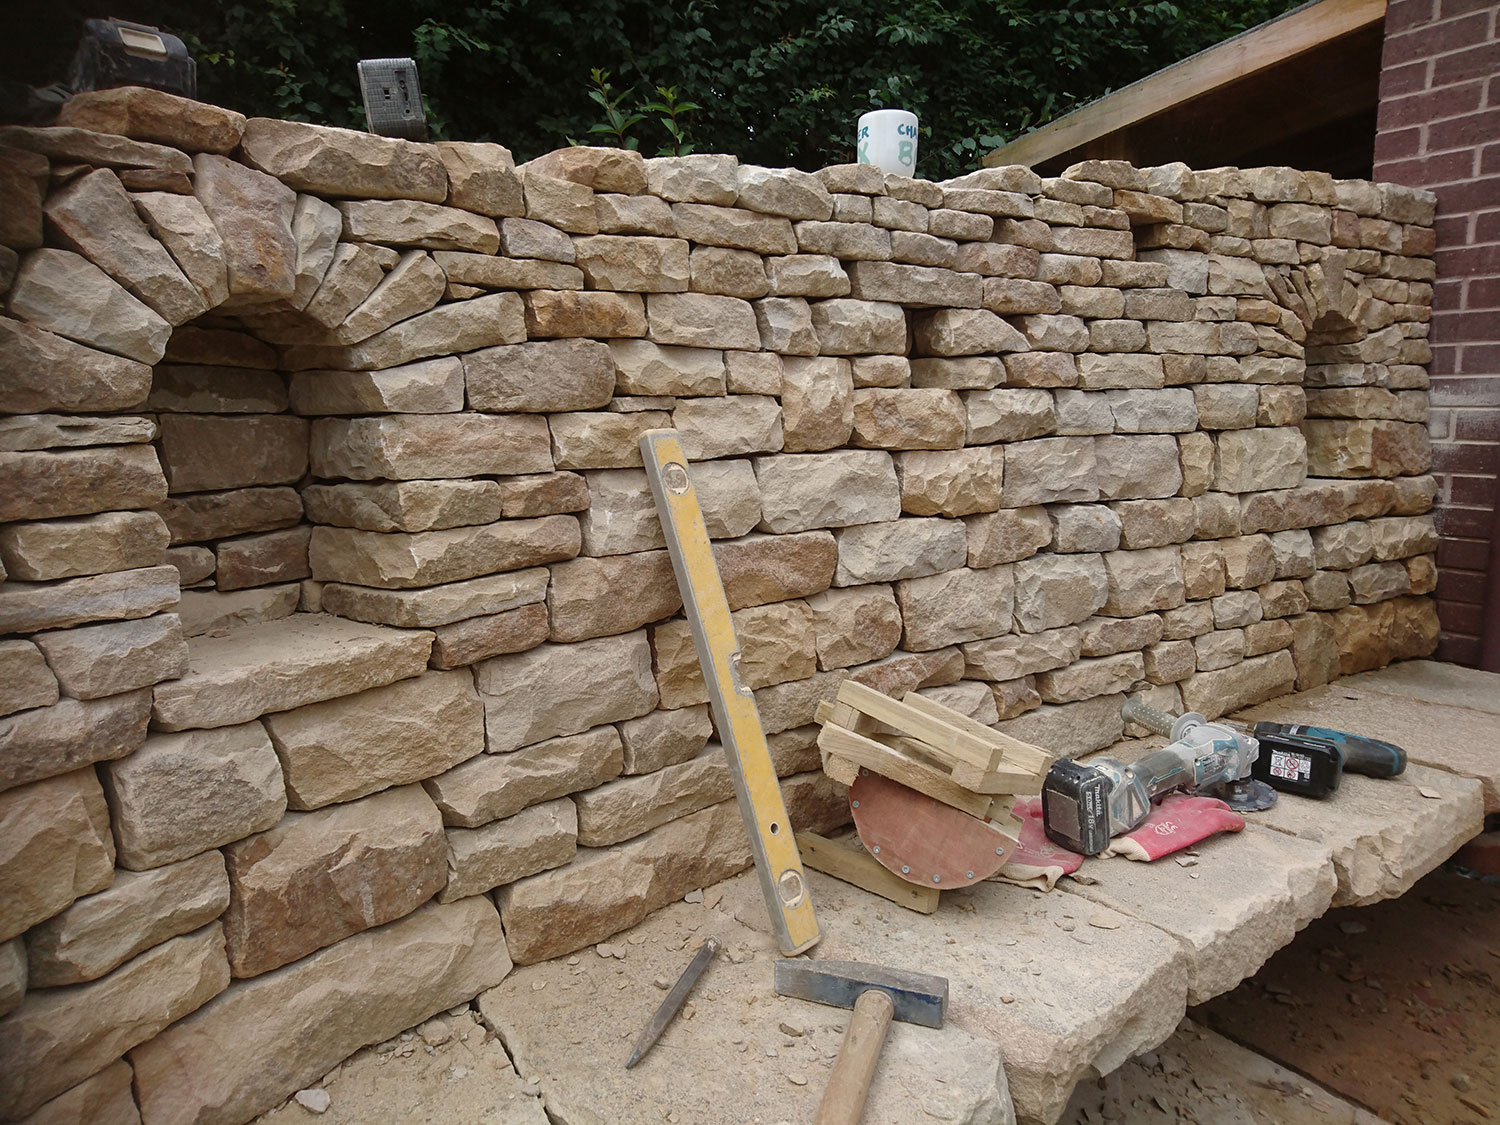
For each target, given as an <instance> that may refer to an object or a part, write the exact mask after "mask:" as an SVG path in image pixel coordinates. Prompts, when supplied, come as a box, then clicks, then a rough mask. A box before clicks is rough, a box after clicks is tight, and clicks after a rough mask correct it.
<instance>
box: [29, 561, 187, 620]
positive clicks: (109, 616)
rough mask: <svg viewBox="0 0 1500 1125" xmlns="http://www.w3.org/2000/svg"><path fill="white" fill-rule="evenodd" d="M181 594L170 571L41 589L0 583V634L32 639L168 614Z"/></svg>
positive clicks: (68, 582)
mask: <svg viewBox="0 0 1500 1125" xmlns="http://www.w3.org/2000/svg"><path fill="white" fill-rule="evenodd" d="M179 596H180V593H179V591H178V588H177V570H176V568H175V567H170V566H152V567H143V568H141V569H138V570H120V571H116V572H114V573H113V574H100V575H96V576H93V577H87V578H67V579H64V580H62V581H60V582H52V583H47V584H45V585H43V584H39V583H30V582H14V581H7V582H3V583H0V632H5V633H34V632H37V631H38V630H41V629H66V628H69V627H70V626H73V625H84V624H87V623H88V622H90V621H100V620H103V621H118V620H122V619H128V618H136V617H149V616H151V615H152V614H153V613H158V612H160V611H162V610H170V609H173V608H174V607H175V606H176V605H177V601H178V598H179Z"/></svg>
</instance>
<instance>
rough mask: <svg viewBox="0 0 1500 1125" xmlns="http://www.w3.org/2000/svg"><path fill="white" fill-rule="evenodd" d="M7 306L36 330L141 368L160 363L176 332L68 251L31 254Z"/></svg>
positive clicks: (98, 269) (83, 258) (125, 290)
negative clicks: (63, 337)
mask: <svg viewBox="0 0 1500 1125" xmlns="http://www.w3.org/2000/svg"><path fill="white" fill-rule="evenodd" d="M131 217H132V219H134V215H133V214H132V216H131ZM135 221H136V222H139V221H140V220H138V219H136V220H135ZM148 237H149V236H148ZM153 241H154V240H153ZM178 276H179V277H180V276H181V274H179V275H178ZM8 307H9V309H10V312H11V314H12V315H13V316H15V317H17V318H18V319H20V320H24V321H26V322H27V323H28V324H30V325H32V326H33V327H35V328H38V329H41V330H43V331H46V332H55V333H56V334H57V335H59V336H66V337H67V338H69V339H70V340H75V341H77V342H78V343H80V344H85V345H87V346H89V347H93V348H98V349H99V350H101V351H106V352H111V353H113V354H115V355H118V356H123V357H125V358H126V359H133V360H136V361H137V362H139V363H147V364H151V363H156V362H157V361H158V360H159V359H161V357H162V355H163V354H164V353H165V351H166V346H167V337H168V336H170V335H171V332H172V326H171V325H170V324H169V323H168V322H167V321H166V320H164V319H162V318H161V317H160V316H158V315H157V314H156V312H155V311H153V310H152V309H151V308H150V306H148V305H146V304H144V303H142V302H141V301H139V300H137V299H136V298H135V297H134V296H132V295H131V294H130V292H129V291H128V290H127V289H126V288H125V287H124V286H122V285H120V284H119V283H118V282H117V281H115V280H114V279H113V278H112V277H110V276H109V275H108V274H107V273H105V272H104V271H103V270H101V269H100V268H99V267H98V266H96V265H94V263H92V262H90V261H89V260H88V259H87V258H85V257H83V256H82V255H81V254H74V253H72V252H70V251H67V250H33V251H31V252H30V253H29V254H27V255H26V258H25V260H24V261H23V262H22V263H21V267H20V269H19V270H18V271H17V272H16V277H15V281H13V282H12V283H11V287H10V293H9V297H8Z"/></svg>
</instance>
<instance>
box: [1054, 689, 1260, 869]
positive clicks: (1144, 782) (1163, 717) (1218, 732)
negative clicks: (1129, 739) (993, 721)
mask: <svg viewBox="0 0 1500 1125" xmlns="http://www.w3.org/2000/svg"><path fill="white" fill-rule="evenodd" d="M1121 714H1122V715H1124V716H1125V718H1127V719H1129V720H1131V721H1133V722H1137V723H1140V724H1141V725H1142V726H1144V727H1147V728H1149V729H1151V730H1155V731H1157V732H1158V733H1160V734H1163V735H1165V736H1167V737H1169V738H1171V739H1172V742H1171V744H1170V745H1167V746H1164V747H1162V748H1161V749H1160V750H1153V751H1152V752H1151V753H1149V754H1146V755H1145V756H1143V757H1141V758H1139V759H1137V760H1136V761H1134V762H1130V763H1126V762H1122V761H1120V760H1119V759H1117V758H1092V759H1090V760H1089V761H1088V762H1086V763H1085V762H1074V761H1071V760H1069V759H1063V760H1061V761H1059V762H1056V763H1055V764H1054V765H1053V766H1052V768H1051V769H1050V770H1049V771H1048V772H1047V778H1046V780H1045V781H1044V782H1043V784H1042V827H1043V829H1044V830H1045V831H1046V833H1047V836H1048V837H1049V838H1050V839H1051V840H1052V841H1053V842H1054V843H1057V844H1060V845H1062V846H1063V847H1065V848H1067V849H1068V850H1069V851H1074V852H1078V853H1079V854H1081V855H1098V854H1099V853H1100V852H1102V851H1103V850H1104V849H1105V848H1107V847H1108V846H1109V841H1110V839H1111V838H1112V837H1114V836H1119V835H1121V834H1122V833H1125V832H1129V831H1130V830H1131V829H1132V828H1135V827H1136V826H1137V825H1138V824H1140V823H1141V821H1143V820H1145V819H1146V817H1147V816H1148V815H1149V814H1150V812H1151V802H1152V801H1154V800H1156V799H1158V798H1159V797H1162V796H1164V795H1165V794H1167V793H1169V792H1171V791H1172V790H1174V789H1190V790H1192V791H1193V792H1195V793H1199V794H1202V795H1205V796H1211V797H1217V798H1218V799H1219V800H1221V801H1223V802H1224V803H1225V804H1227V805H1229V807H1230V808H1232V809H1234V810H1236V811H1237V812H1252V811H1258V810H1260V809H1268V808H1270V807H1271V806H1272V805H1274V804H1275V803H1276V791H1275V790H1274V789H1272V788H1271V787H1270V786H1269V785H1266V784H1265V783H1264V782H1261V781H1256V780H1254V779H1253V778H1252V777H1251V769H1252V767H1253V766H1254V764H1255V761H1256V759H1257V757H1258V756H1259V753H1260V746H1259V743H1257V741H1256V740H1255V738H1254V736H1252V735H1250V734H1247V733H1245V732H1244V731H1238V730H1233V729H1231V728H1229V727H1227V726H1224V725H1222V724H1219V723H1210V722H1209V721H1208V720H1207V719H1205V718H1204V717H1203V716H1202V715H1198V714H1193V713H1189V714H1186V715H1183V716H1182V717H1181V718H1174V717H1173V716H1171V715H1168V714H1167V713H1166V712H1164V711H1158V710H1157V709H1156V708H1154V707H1149V706H1147V705H1145V704H1143V703H1141V702H1140V701H1139V700H1134V699H1132V700H1129V701H1127V702H1126V704H1125V706H1124V707H1123V708H1122V709H1121Z"/></svg>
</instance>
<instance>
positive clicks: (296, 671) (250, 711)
mask: <svg viewBox="0 0 1500 1125" xmlns="http://www.w3.org/2000/svg"><path fill="white" fill-rule="evenodd" d="M431 650H432V634H431V633H429V632H425V631H421V630H414V629H392V628H388V627H385V626H381V625H366V624H364V623H363V622H359V621H348V620H345V619H344V618H341V617H330V616H328V615H327V614H319V613H298V614H293V615H292V616H291V617H287V618H283V619H281V620H279V621H268V622H265V623H263V624H260V625H249V626H246V627H245V628H242V629H234V630H232V631H230V632H228V633H226V634H225V635H224V636H204V637H194V638H192V639H191V640H189V642H188V672H187V675H185V676H183V677H182V678H181V679H180V680H169V681H167V682H165V683H161V684H158V685H157V686H156V689H155V701H154V704H153V707H152V712H151V725H152V726H153V727H155V728H156V729H157V730H190V729H199V728H205V727H222V726H230V725H232V724H234V723H243V722H248V721H249V720H250V719H254V718H258V717H259V716H261V715H265V714H268V713H270V712H272V711H287V710H290V709H291V708H293V707H301V706H303V705H304V704H307V703H317V702H320V701H322V700H325V699H334V698H336V697H338V696H341V695H353V694H354V693H355V692H357V691H364V690H365V689H367V688H372V687H383V686H385V685H386V684H393V683H395V682H396V681H397V680H404V679H407V678H408V677H410V676H416V675H420V674H421V673H422V672H423V671H425V670H426V668H427V657H428V654H429V653H430V652H431Z"/></svg>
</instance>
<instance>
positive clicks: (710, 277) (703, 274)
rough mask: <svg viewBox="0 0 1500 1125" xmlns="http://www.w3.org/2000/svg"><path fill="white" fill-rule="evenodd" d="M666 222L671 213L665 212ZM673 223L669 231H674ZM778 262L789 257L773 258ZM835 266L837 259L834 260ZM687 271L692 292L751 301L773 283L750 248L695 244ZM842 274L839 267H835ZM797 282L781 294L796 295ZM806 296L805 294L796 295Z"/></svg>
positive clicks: (764, 263)
mask: <svg viewBox="0 0 1500 1125" xmlns="http://www.w3.org/2000/svg"><path fill="white" fill-rule="evenodd" d="M667 219H668V221H669V222H670V220H671V212H670V211H668V212H667ZM675 229H676V228H675V226H674V227H673V230H674V231H675ZM773 260H779V261H788V260H795V256H794V257H793V258H792V259H773ZM834 264H835V265H837V262H835V263H834ZM688 272H689V275H690V280H689V283H688V288H690V289H692V290H693V291H694V292H695V293H719V294H722V295H723V296H725V297H740V298H743V299H745V300H752V299H754V298H756V297H764V296H765V295H766V294H767V293H770V292H773V285H772V282H771V280H770V278H768V277H767V270H766V262H765V260H764V259H763V258H762V257H761V256H760V255H759V254H756V253H754V252H752V251H750V250H731V249H729V248H727V247H723V246H695V247H694V248H693V249H692V251H691V253H690V254H689V255H688ZM839 273H840V274H842V273H843V269H842V268H840V269H839ZM848 285H849V282H848V279H847V278H845V279H844V288H843V290H842V292H848ZM797 290H798V285H797V284H796V283H795V282H793V281H792V280H791V278H788V279H787V287H786V289H785V290H784V291H782V292H783V295H788V296H790V295H793V294H796V293H797ZM797 295H801V296H806V295H807V294H797Z"/></svg>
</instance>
